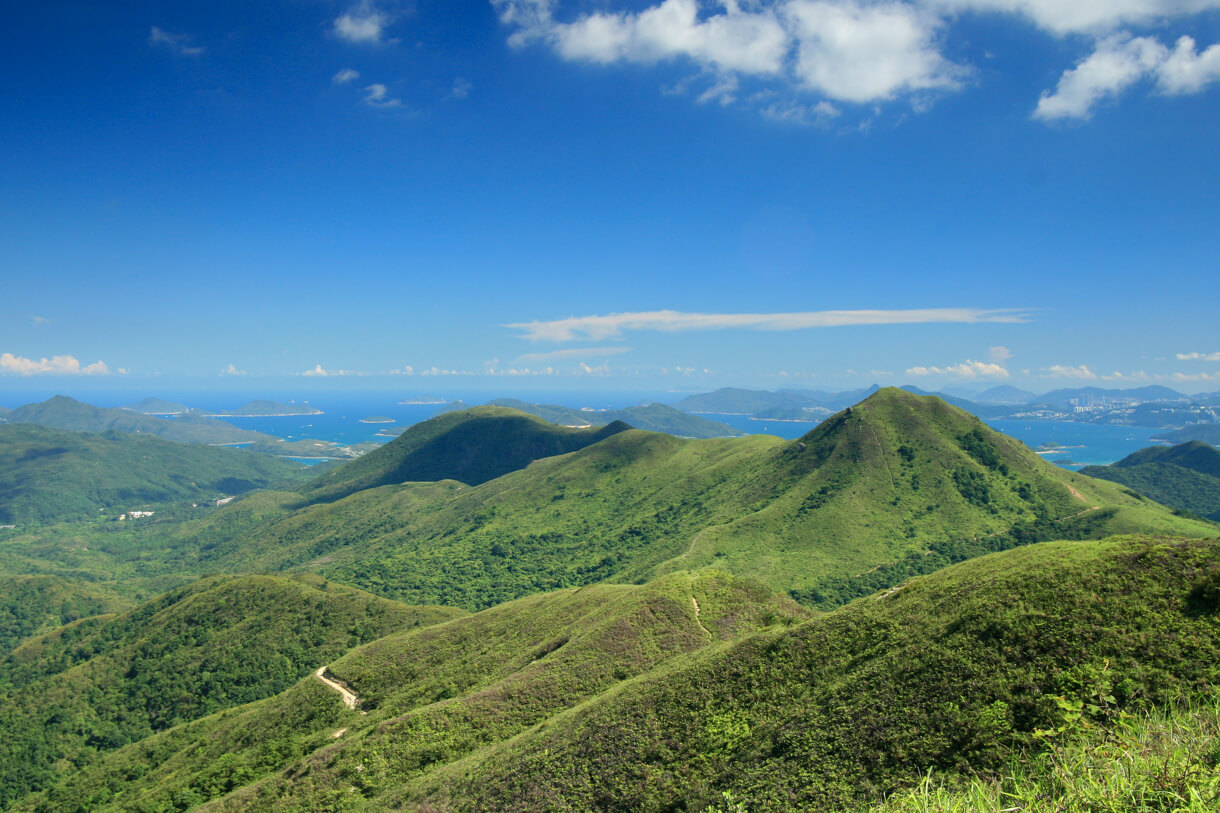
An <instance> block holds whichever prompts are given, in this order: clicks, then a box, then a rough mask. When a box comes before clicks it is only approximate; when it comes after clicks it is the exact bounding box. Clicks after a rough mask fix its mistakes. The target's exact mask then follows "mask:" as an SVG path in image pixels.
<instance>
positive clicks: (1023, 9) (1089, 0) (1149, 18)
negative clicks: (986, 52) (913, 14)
mask: <svg viewBox="0 0 1220 813" xmlns="http://www.w3.org/2000/svg"><path fill="white" fill-rule="evenodd" d="M921 4H922V5H923V6H925V7H927V8H929V9H934V10H936V11H939V12H958V11H975V12H999V13H1003V14H1015V15H1020V16H1022V17H1025V18H1026V19H1029V20H1031V21H1032V22H1033V23H1034V24H1035V25H1037V26H1038V27H1039V28H1042V29H1044V30H1046V31H1050V32H1052V33H1055V34H1070V33H1099V32H1101V33H1104V32H1106V31H1109V30H1113V29H1115V28H1118V27H1120V26H1124V25H1130V24H1134V23H1151V22H1155V21H1157V20H1162V19H1167V18H1170V17H1177V16H1181V15H1185V14H1195V13H1197V12H1200V11H1206V10H1207V9H1214V8H1220V0H921Z"/></svg>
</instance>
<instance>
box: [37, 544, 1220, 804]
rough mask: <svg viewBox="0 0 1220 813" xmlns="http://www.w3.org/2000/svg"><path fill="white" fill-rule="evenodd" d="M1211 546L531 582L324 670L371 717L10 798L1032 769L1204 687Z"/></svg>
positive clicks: (189, 748)
mask: <svg viewBox="0 0 1220 813" xmlns="http://www.w3.org/2000/svg"><path fill="white" fill-rule="evenodd" d="M1218 559H1220V540H1214V539H1213V540H1208V541H1197V540H1196V541H1186V540H1172V539H1164V538H1119V539H1110V540H1105V541H1102V542H1079V543H1048V544H1043V545H1033V546H1029V547H1026V548H1022V549H1020V550H1014V551H1008V552H1005V553H1001V554H997V555H994V556H988V557H984V558H981V559H976V560H973V561H970V562H967V563H963V564H961V565H957V566H955V567H953V568H950V569H948V570H945V571H941V572H939V573H936V574H933V575H930V576H926V577H922V578H918V579H915V580H912V581H911V582H909V583H908V584H906V585H904V586H903V587H902V588H901V589H898V590H891V591H888V592H886V593H884V594H881V595H878V596H874V597H871V598H868V599H864V600H861V601H858V602H855V603H853V604H851V605H849V606H847V607H844V608H842V609H840V610H838V611H836V612H834V613H830V614H827V615H823V616H819V617H814V618H812V619H809V620H806V621H803V622H801V621H799V619H798V618H795V617H794V615H793V614H792V613H791V611H790V610H788V609H786V608H784V607H782V606H777V605H772V606H771V607H770V608H768V606H767V602H766V600H765V599H764V598H763V596H765V593H752V592H751V590H750V589H749V588H748V585H743V584H740V583H737V582H736V581H735V580H727V579H726V578H725V577H720V576H715V575H714V574H705V575H702V576H699V577H697V578H695V579H694V580H692V579H691V577H690V576H689V575H687V574H672V575H671V576H669V577H667V578H665V579H663V580H660V581H658V582H656V583H653V584H649V585H645V586H643V587H630V586H617V587H616V586H609V585H605V586H599V587H594V588H585V589H583V590H576V591H563V592H562V593H557V594H552V595H547V596H535V597H530V598H527V599H522V600H520V601H518V602H513V603H512V604H510V605H506V606H503V607H497V608H495V609H492V610H488V611H485V612H483V613H480V614H478V615H476V616H472V617H470V618H466V619H459V620H457V621H453V622H450V623H448V624H444V625H440V626H435V627H430V628H428V629H426V630H421V631H419V632H415V633H403V634H397V635H394V636H391V637H389V638H385V639H382V640H380V641H377V642H375V643H373V644H371V645H369V646H367V647H364V648H362V649H359V650H356V651H355V652H353V653H351V654H350V655H348V656H347V657H345V658H342V659H340V660H339V661H338V662H336V663H335V664H333V665H332V666H331V669H332V671H333V672H334V674H336V675H337V676H341V677H343V678H344V679H345V680H346V681H347V682H348V683H349V684H350V685H351V687H352V688H353V689H354V690H355V691H356V694H357V695H359V696H360V697H361V698H365V699H364V700H363V705H362V707H361V708H362V709H363V710H364V711H367V712H368V714H367V715H364V714H361V713H360V711H359V710H352V711H348V710H345V709H344V707H343V704H342V703H341V702H340V699H339V696H338V695H337V693H335V692H334V691H333V690H331V689H329V688H327V687H326V686H323V685H322V684H321V683H320V682H319V681H317V680H314V679H306V680H304V681H302V682H300V683H298V684H296V685H295V686H293V687H292V688H291V689H290V690H289V691H287V692H285V693H284V694H282V695H280V696H278V697H275V698H271V699H268V700H264V701H261V702H259V703H257V704H254V705H251V706H248V707H246V708H243V709H240V710H234V711H230V712H225V713H222V714H219V715H213V716H212V717H209V718H205V719H202V720H199V721H196V722H194V723H189V724H187V725H183V726H178V727H176V728H174V729H172V730H170V731H167V732H164V733H161V734H158V735H155V736H154V737H151V738H149V739H147V740H145V741H143V742H140V743H137V744H134V745H132V746H129V747H127V748H125V749H123V750H122V751H118V752H116V753H114V754H112V755H110V756H108V757H107V758H106V759H105V760H104V761H102V762H100V763H99V764H98V765H97V766H96V767H94V768H88V769H86V770H84V771H82V772H79V773H76V774H74V775H70V776H68V777H67V778H66V780H65V781H64V782H62V783H61V784H59V785H58V786H57V787H55V788H53V789H52V790H50V791H48V792H47V793H46V794H44V795H41V796H35V797H31V798H30V799H27V800H25V801H23V802H21V803H19V804H17V805H16V806H15V807H14V809H15V810H39V811H57V810H65V809H77V808H78V807H81V808H84V809H90V810H143V809H161V808H164V807H166V806H169V805H173V804H177V805H179V806H192V805H198V804H202V803H205V802H208V800H209V799H211V800H213V801H212V802H211V803H210V804H208V805H207V806H206V807H204V808H202V809H203V810H207V811H237V810H258V811H296V810H309V809H313V810H347V811H380V810H388V809H396V810H397V809H401V810H417V811H423V810H427V811H450V812H451V813H458V812H459V811H497V812H498V811H522V812H523V813H524V811H535V810H554V811H624V810H632V811H643V812H644V813H649V812H650V811H657V812H658V813H659V812H660V811H691V813H698V812H699V811H704V810H705V808H706V806H707V805H709V804H713V803H722V802H724V798H725V797H724V796H723V794H725V793H728V794H730V795H731V797H732V798H733V799H735V800H736V801H737V802H739V803H741V804H742V805H743V806H744V807H745V809H747V810H750V811H789V810H826V811H835V810H845V811H856V810H859V809H861V807H862V806H863V805H866V804H868V803H870V802H876V801H879V800H880V798H881V797H882V796H883V795H885V794H888V793H890V792H892V791H893V790H895V789H899V788H901V787H903V786H904V785H907V786H909V785H914V784H915V783H917V782H918V781H919V780H920V778H921V776H924V775H926V774H927V772H928V771H932V772H933V773H934V775H936V776H940V777H944V778H946V781H948V782H953V781H955V780H960V779H962V778H965V777H971V776H976V775H982V776H986V775H987V774H988V772H989V771H993V770H997V769H1003V768H1004V767H1005V766H1006V764H1007V762H1008V760H1010V759H1018V760H1022V761H1024V760H1026V759H1028V755H1029V754H1031V753H1035V752H1037V751H1039V750H1040V749H1042V748H1043V747H1044V745H1045V735H1043V736H1041V737H1040V736H1036V732H1038V731H1040V730H1041V731H1053V730H1057V729H1063V732H1064V733H1063V734H1062V735H1052V736H1063V737H1068V738H1070V737H1072V736H1074V733H1075V732H1079V731H1086V730H1091V731H1097V730H1105V729H1107V728H1108V727H1109V726H1110V725H1111V723H1112V722H1113V721H1114V720H1116V719H1118V716H1119V714H1120V713H1123V712H1134V711H1137V710H1141V709H1146V708H1149V707H1151V706H1156V705H1158V704H1161V703H1164V702H1166V701H1167V700H1169V699H1170V698H1174V697H1181V698H1184V699H1187V700H1192V699H1196V698H1200V697H1204V696H1208V695H1210V694H1211V693H1212V692H1213V691H1214V687H1215V685H1217V682H1218V681H1220V658H1217V657H1215V654H1216V653H1217V652H1220V624H1217V613H1218V612H1220V602H1218V600H1217V590H1218V586H1220V570H1218V569H1217V566H1216V564H1215V563H1216V561H1217V560H1218ZM709 579H710V580H711V582H709V581H708V580H709ZM692 599H694V601H692ZM696 602H697V603H698V605H699V607H700V612H699V614H698V615H695V607H694V605H695V603H696ZM742 608H748V609H746V610H745V611H744V612H743V611H742ZM725 611H729V612H733V611H736V612H737V613H738V615H737V617H736V620H735V621H734V622H733V623H732V624H730V625H729V626H728V627H727V628H726V627H724V626H722V624H723V621H724V615H723V614H724V613H725ZM769 620H777V621H783V622H786V623H781V624H778V625H775V626H771V627H768V628H766V629H761V630H760V629H759V626H760V625H761V624H765V623H766V622H767V621H769ZM793 622H797V623H793ZM734 635H737V636H740V637H738V638H736V639H735V640H733V639H732V636H734ZM725 638H727V639H729V640H723V639H725ZM703 642H706V643H703ZM681 653H685V654H681ZM673 655H680V656H679V657H673ZM574 701H575V702H574ZM120 794H121V795H120ZM716 809H722V808H716ZM723 809H726V810H728V809H733V808H732V807H726V808H723Z"/></svg>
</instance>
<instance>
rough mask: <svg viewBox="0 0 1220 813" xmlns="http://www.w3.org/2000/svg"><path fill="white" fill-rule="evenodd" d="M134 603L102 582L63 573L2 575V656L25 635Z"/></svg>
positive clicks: (0, 585) (0, 630)
mask: <svg viewBox="0 0 1220 813" xmlns="http://www.w3.org/2000/svg"><path fill="white" fill-rule="evenodd" d="M131 606H132V602H131V601H129V600H128V599H125V598H122V597H121V596H119V595H118V594H117V593H114V592H112V591H111V590H109V589H108V588H106V587H105V586H102V585H97V584H92V583H90V582H85V581H77V580H71V579H65V578H62V577H60V576H49V575H31V576H3V577H0V657H4V656H5V655H7V654H8V653H9V652H10V651H11V650H12V649H13V647H15V646H16V645H17V644H18V643H20V642H21V641H23V640H25V639H26V638H29V637H32V636H34V635H41V634H42V633H44V632H49V631H50V630H52V629H55V628H56V627H61V626H63V625H64V624H67V623H69V622H72V621H76V620H78V619H81V618H88V617H89V616H94V615H102V614H104V613H115V612H119V611H120V610H126V609H129V608H130V607H131Z"/></svg>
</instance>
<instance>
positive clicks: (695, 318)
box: [504, 308, 1029, 341]
mask: <svg viewBox="0 0 1220 813" xmlns="http://www.w3.org/2000/svg"><path fill="white" fill-rule="evenodd" d="M1028 320H1029V312H1028V311H1025V310H1021V309H1002V310H979V309H977V308H927V309H919V310H863V311H807V312H801V313H684V312H682V311H673V310H664V311H645V312H641V313H611V314H607V315H605V316H572V317H569V318H567V319H557V320H554V321H550V322H542V321H534V322H517V323H514V324H509V325H505V326H504V327H510V328H516V329H518V330H521V331H522V336H521V338H525V339H531V340H539V339H543V340H548V341H572V340H579V339H592V340H595V341H596V340H601V339H608V338H611V337H614V336H619V335H621V334H622V333H623V331H626V330H657V331H664V332H676V331H686V330H726V329H731V328H750V329H753V330H804V329H807V328H815V327H843V326H847V325H910V324H928V323H934V322H962V323H976V322H1008V323H1020V322H1026V321H1028Z"/></svg>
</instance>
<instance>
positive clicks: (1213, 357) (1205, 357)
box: [1177, 353, 1220, 361]
mask: <svg viewBox="0 0 1220 813" xmlns="http://www.w3.org/2000/svg"><path fill="white" fill-rule="evenodd" d="M1177 356H1178V361H1220V353H1178V354H1177Z"/></svg>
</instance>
